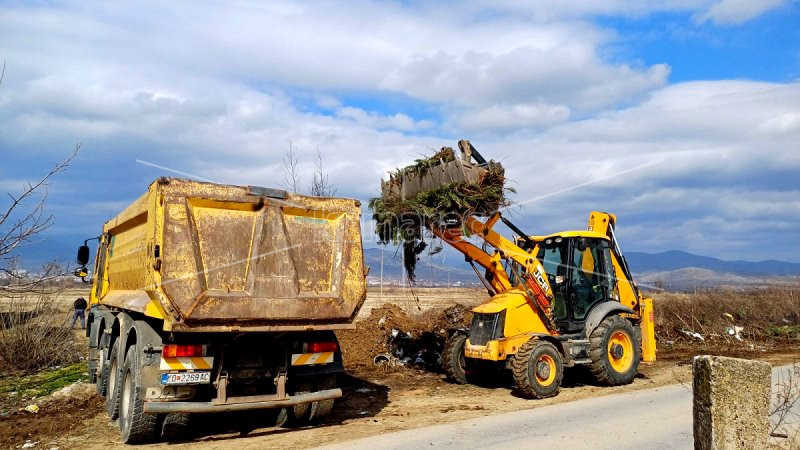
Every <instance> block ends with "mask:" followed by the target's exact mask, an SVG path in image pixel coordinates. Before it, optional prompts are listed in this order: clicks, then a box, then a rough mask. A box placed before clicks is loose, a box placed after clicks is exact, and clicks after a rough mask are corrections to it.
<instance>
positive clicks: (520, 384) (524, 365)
mask: <svg viewBox="0 0 800 450" xmlns="http://www.w3.org/2000/svg"><path fill="white" fill-rule="evenodd" d="M511 371H512V373H513V375H514V383H515V384H516V386H517V390H518V391H519V393H520V395H522V396H523V397H525V398H547V397H554V396H556V395H558V391H559V389H560V388H561V379H562V378H563V377H564V362H563V359H562V358H561V353H560V352H559V351H558V349H557V348H556V346H555V345H553V344H552V343H550V342H547V341H540V340H538V339H530V340H528V341H527V342H525V343H524V344H522V347H520V348H519V350H518V351H517V353H516V354H515V355H514V357H513V358H512V359H511Z"/></svg>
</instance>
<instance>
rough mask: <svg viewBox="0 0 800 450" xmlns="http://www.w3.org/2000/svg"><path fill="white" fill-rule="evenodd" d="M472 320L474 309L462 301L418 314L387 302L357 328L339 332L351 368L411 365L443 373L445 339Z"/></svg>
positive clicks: (359, 369)
mask: <svg viewBox="0 0 800 450" xmlns="http://www.w3.org/2000/svg"><path fill="white" fill-rule="evenodd" d="M471 319H472V317H471V311H470V309H469V308H468V307H467V306H464V305H460V304H457V305H453V306H450V307H448V308H446V309H442V310H431V311H427V312H425V313H423V314H419V315H414V316H410V315H409V314H407V313H406V312H405V311H403V310H402V309H400V308H399V307H397V306H395V305H387V306H383V307H381V308H378V309H374V310H372V312H371V314H370V316H369V317H368V318H367V319H364V320H361V321H359V322H357V323H356V329H355V330H345V331H340V332H338V333H337V334H338V336H339V341H340V344H341V347H342V352H343V353H344V360H345V361H346V363H347V365H348V370H351V371H355V372H372V371H374V370H387V369H390V368H402V367H410V368H417V369H424V370H428V371H433V372H439V371H440V367H441V357H442V356H441V355H442V350H443V349H444V343H445V341H446V340H447V338H448V337H449V335H450V333H451V332H453V331H454V330H456V329H459V328H463V327H466V326H467V325H468V324H469V322H470V320H471Z"/></svg>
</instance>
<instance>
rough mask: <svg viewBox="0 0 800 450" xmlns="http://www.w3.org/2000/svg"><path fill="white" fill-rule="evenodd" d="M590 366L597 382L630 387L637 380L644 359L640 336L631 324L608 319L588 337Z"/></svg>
mask: <svg viewBox="0 0 800 450" xmlns="http://www.w3.org/2000/svg"><path fill="white" fill-rule="evenodd" d="M589 342H590V345H591V347H590V350H589V357H590V358H591V360H592V363H591V365H590V366H589V368H590V370H591V371H592V374H593V375H594V377H595V379H596V380H597V381H598V382H600V383H602V384H605V385H609V386H617V385H621V384H628V383H630V382H632V381H633V379H634V378H635V377H636V373H637V371H638V370H639V360H640V359H641V357H642V345H641V337H640V334H639V333H636V331H635V330H634V328H633V325H632V324H631V322H630V321H628V320H627V319H625V318H624V317H621V316H616V315H614V316H610V317H606V318H605V319H604V320H603V321H602V322H600V325H599V326H598V327H597V328H596V329H595V330H594V331H593V332H592V334H591V336H590V337H589Z"/></svg>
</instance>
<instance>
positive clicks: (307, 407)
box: [278, 381, 313, 427]
mask: <svg viewBox="0 0 800 450" xmlns="http://www.w3.org/2000/svg"><path fill="white" fill-rule="evenodd" d="M312 388H313V386H312V385H311V383H310V382H308V381H301V382H299V383H298V384H297V387H296V389H295V394H307V393H309V392H311V390H312ZM310 413H311V403H301V404H299V405H292V406H289V407H286V408H283V409H282V410H281V412H280V413H279V414H278V426H281V427H301V426H304V425H308V422H309V420H310V415H311V414H310Z"/></svg>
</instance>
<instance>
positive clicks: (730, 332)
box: [725, 325, 744, 341]
mask: <svg viewBox="0 0 800 450" xmlns="http://www.w3.org/2000/svg"><path fill="white" fill-rule="evenodd" d="M742 331H744V328H743V327H737V326H735V325H734V326H732V327H726V328H725V333H727V334H728V335H729V336H733V337H734V339H736V340H739V341H741V340H742V336H741V335H740V334H739V333H741V332H742Z"/></svg>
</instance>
